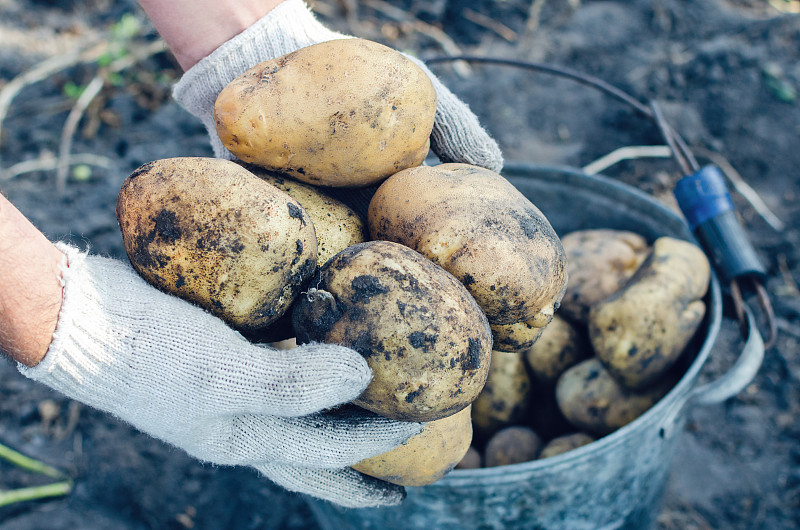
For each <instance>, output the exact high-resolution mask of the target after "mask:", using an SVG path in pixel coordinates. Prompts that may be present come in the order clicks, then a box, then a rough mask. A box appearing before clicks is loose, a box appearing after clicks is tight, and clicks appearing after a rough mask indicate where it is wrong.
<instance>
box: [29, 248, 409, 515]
mask: <svg viewBox="0 0 800 530" xmlns="http://www.w3.org/2000/svg"><path fill="white" fill-rule="evenodd" d="M59 248H60V249H61V250H62V251H63V252H64V253H65V255H66V256H67V259H66V263H65V264H64V265H63V266H62V267H61V269H62V285H63V301H62V306H61V311H60V314H59V320H58V325H57V327H56V331H55V333H54V335H53V341H52V343H51V345H50V348H49V350H48V352H47V354H46V355H45V357H44V359H43V360H42V361H41V362H40V363H39V364H38V365H36V366H35V367H32V368H30V367H26V366H23V365H21V364H20V365H19V369H20V371H21V372H22V373H23V374H24V375H25V376H27V377H29V378H31V379H34V380H36V381H39V382H41V383H44V384H46V385H48V386H50V387H52V388H54V389H55V390H57V391H59V392H61V393H63V394H65V395H67V396H69V397H70V398H72V399H75V400H77V401H80V402H82V403H85V404H87V405H89V406H92V407H96V408H98V409H100V410H104V411H107V412H110V413H111V414H113V415H115V416H117V417H118V418H120V419H122V420H124V421H126V422H128V423H130V424H131V425H133V426H134V427H136V428H138V429H140V430H141V431H143V432H145V433H148V434H150V435H151V436H154V437H156V438H159V439H161V440H164V441H166V442H168V443H170V444H173V445H175V446H176V447H179V448H181V449H183V450H185V451H186V452H188V453H189V454H190V455H192V456H194V457H196V458H199V459H200V460H203V461H206V462H211V463H214V464H220V465H247V466H252V467H254V468H255V469H257V470H258V471H260V472H261V473H263V474H264V475H266V476H267V477H268V478H269V479H271V480H273V481H274V482H276V483H278V484H280V485H281V486H283V487H285V488H287V489H289V490H291V491H299V492H304V493H308V494H310V495H313V496H316V497H320V498H323V499H327V500H330V501H332V502H335V503H338V504H341V505H344V506H351V507H361V506H376V505H384V504H396V503H398V502H400V501H401V500H402V498H403V495H404V491H403V489H402V488H400V487H397V486H393V485H391V484H388V483H384V482H381V481H378V480H375V479H371V478H370V477H367V476H365V475H361V474H360V473H357V472H355V471H353V470H352V469H350V468H349V467H348V466H349V465H351V464H354V463H356V462H358V461H360V460H362V459H364V458H367V457H370V456H374V455H376V454H379V453H382V452H384V451H388V450H389V449H391V448H393V447H395V446H397V445H399V444H400V443H402V442H404V441H405V440H406V439H407V438H409V437H410V436H413V435H414V434H417V433H418V432H419V431H420V430H421V428H422V426H421V424H418V423H402V422H395V421H391V420H387V419H384V418H382V417H380V416H377V415H374V414H372V413H368V412H366V411H364V412H354V411H353V409H340V410H336V411H328V412H323V411H325V409H329V408H331V407H335V406H337V405H340V404H342V403H346V402H348V401H351V400H352V399H353V398H355V397H356V396H358V395H359V394H360V393H361V392H362V391H363V390H364V388H365V387H366V386H367V384H368V383H369V381H370V380H371V378H372V373H371V371H370V369H369V367H368V365H367V363H366V361H365V360H364V359H363V358H362V357H361V356H360V355H359V354H358V353H356V352H355V351H353V350H351V349H349V348H344V347H341V346H335V345H324V344H308V345H304V346H301V347H299V348H297V349H294V350H289V351H284V350H276V349H273V348H267V347H260V346H256V345H253V344H251V343H249V342H247V341H246V340H245V339H243V338H242V337H241V336H240V335H239V334H238V333H237V332H235V331H234V330H232V329H231V328H229V327H228V326H227V325H226V324H225V323H224V322H222V321H221V320H219V319H218V318H216V317H214V316H212V315H211V314H209V313H207V312H205V311H203V310H202V309H200V308H198V307H196V306H194V305H192V304H190V303H188V302H185V301H183V300H181V299H179V298H177V297H174V296H171V295H167V294H164V293H162V292H160V291H158V290H157V289H155V288H153V287H151V286H150V285H149V284H147V283H146V282H145V281H144V280H143V279H141V278H140V277H139V276H138V274H137V273H136V272H135V271H134V270H133V269H132V268H131V267H130V266H129V265H127V264H125V263H122V262H120V261H115V260H111V259H107V258H102V257H96V256H88V255H87V254H85V253H81V252H79V251H78V250H76V249H75V248H72V247H68V246H66V245H60V246H59Z"/></svg>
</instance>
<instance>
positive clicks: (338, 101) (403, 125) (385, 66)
mask: <svg viewBox="0 0 800 530" xmlns="http://www.w3.org/2000/svg"><path fill="white" fill-rule="evenodd" d="M436 103H437V101H436V91H435V90H434V88H433V84H432V83H431V80H430V78H429V77H428V75H427V74H426V73H425V72H424V71H423V70H422V69H421V68H420V67H419V66H417V65H416V64H414V63H413V62H412V61H411V60H410V59H409V58H408V57H406V56H404V55H403V54H401V53H400V52H397V51H395V50H393V49H391V48H387V47H386V46H383V45H381V44H378V43H375V42H370V41H366V40H361V39H339V40H332V41H328V42H323V43H321V44H315V45H313V46H308V47H305V48H301V49H299V50H297V51H295V52H293V53H290V54H288V55H284V56H282V57H278V58H276V59H272V60H270V61H266V62H263V63H260V64H258V65H256V66H254V67H253V68H251V69H249V70H247V71H246V72H244V73H243V74H242V75H240V76H239V77H237V78H236V79H234V80H233V81H232V82H231V83H230V84H228V86H226V87H225V88H224V89H223V90H222V91H221V92H220V94H219V96H218V97H217V100H216V104H215V106H214V119H215V122H216V128H217V133H218V135H219V137H220V139H221V140H222V143H223V145H225V147H226V148H228V149H229V150H230V152H231V153H233V154H234V155H236V156H237V157H238V158H240V159H241V160H243V161H245V162H249V163H252V164H256V165H259V166H262V167H265V168H267V169H272V170H275V171H279V172H282V173H286V174H288V175H290V176H291V177H293V178H296V179H297V180H301V181H303V182H307V183H309V184H317V185H322V186H344V187H358V186H366V185H369V184H372V183H375V182H379V181H380V180H383V179H384V178H386V177H388V176H389V175H391V174H392V173H396V172H397V171H400V170H401V169H405V168H408V167H412V166H416V165H419V164H421V163H422V161H423V160H425V157H426V156H427V154H428V150H429V145H430V134H431V130H432V129H433V121H434V116H435V114H436Z"/></svg>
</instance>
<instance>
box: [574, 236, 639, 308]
mask: <svg viewBox="0 0 800 530" xmlns="http://www.w3.org/2000/svg"><path fill="white" fill-rule="evenodd" d="M561 244H562V245H563V246H564V251H565V252H566V253H567V261H568V262H569V267H568V270H569V281H568V282H567V292H566V294H565V295H564V299H563V300H562V301H561V308H560V311H561V312H563V313H564V314H565V315H567V316H569V317H571V318H573V319H575V320H577V321H579V322H586V320H587V319H588V317H589V309H590V308H591V307H592V306H594V305H595V304H597V303H599V302H601V301H603V300H605V299H606V298H608V297H609V296H611V295H612V294H614V293H615V292H617V291H618V290H619V289H620V288H621V287H622V286H623V285H624V284H625V282H627V281H628V280H629V279H630V277H631V276H633V274H634V273H635V272H636V270H637V269H638V268H639V266H640V265H641V264H642V262H643V261H644V260H645V258H646V257H647V255H648V254H649V253H650V246H649V245H648V244H647V240H646V239H645V238H644V237H642V236H641V235H639V234H636V233H633V232H629V231H626V230H612V229H608V228H598V229H592V230H578V231H575V232H570V233H569V234H566V235H564V236H562V238H561Z"/></svg>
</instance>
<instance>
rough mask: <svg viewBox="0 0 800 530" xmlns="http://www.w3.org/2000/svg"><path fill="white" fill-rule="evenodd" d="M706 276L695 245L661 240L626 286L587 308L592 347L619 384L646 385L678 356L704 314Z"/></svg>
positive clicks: (707, 271)
mask: <svg viewBox="0 0 800 530" xmlns="http://www.w3.org/2000/svg"><path fill="white" fill-rule="evenodd" d="M710 271H711V266H710V264H709V262H708V259H707V258H706V256H705V254H704V253H703V251H702V250H701V249H700V248H699V247H698V246H696V245H694V244H692V243H689V242H687V241H682V240H679V239H674V238H670V237H661V238H659V239H657V240H656V241H655V243H654V244H653V252H652V254H651V255H650V256H649V257H648V258H647V260H646V261H645V262H644V263H643V264H642V266H641V267H640V269H639V271H637V273H636V274H635V275H634V277H633V278H631V280H630V281H629V282H628V283H627V284H626V286H625V287H624V288H623V289H622V290H620V291H617V293H615V294H614V295H612V296H611V297H610V298H608V299H606V300H605V301H603V302H601V303H599V304H597V305H595V306H594V307H593V308H592V309H591V311H590V312H589V338H590V340H591V343H592V347H593V349H594V351H595V353H596V354H597V357H598V358H599V359H600V360H601V361H603V363H604V364H605V365H606V367H607V368H608V370H609V371H610V372H611V373H612V374H613V375H614V377H615V378H616V379H617V380H618V381H620V383H622V384H623V385H625V386H627V387H628V388H642V387H644V386H647V385H648V384H649V383H650V382H652V381H654V380H656V379H658V378H659V377H661V375H662V374H663V373H664V372H665V371H666V370H668V369H669V368H670V367H671V366H672V365H673V364H674V363H675V361H676V360H677V359H678V358H679V357H680V354H681V353H682V352H683V350H684V348H685V347H686V345H687V344H688V342H689V341H690V340H691V338H692V336H694V334H695V332H696V331H697V329H698V327H699V326H700V323H701V322H702V320H703V316H704V315H705V308H706V307H705V303H704V302H703V301H702V298H703V296H704V295H705V294H706V291H707V290H708V283H709V279H710Z"/></svg>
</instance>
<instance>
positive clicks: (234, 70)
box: [172, 0, 349, 160]
mask: <svg viewBox="0 0 800 530" xmlns="http://www.w3.org/2000/svg"><path fill="white" fill-rule="evenodd" d="M343 38H349V37H348V36H347V35H343V34H341V33H337V32H335V31H331V30H329V29H328V28H326V27H325V26H324V25H323V24H322V23H321V22H319V21H318V20H317V19H316V17H315V16H314V14H313V13H312V12H311V10H310V9H309V7H308V6H307V5H306V4H305V2H303V1H302V0H285V1H284V2H282V3H280V4H279V5H278V6H277V7H275V8H274V9H273V10H272V11H270V12H269V13H267V14H266V15H264V16H263V17H262V18H261V19H259V20H258V21H256V22H255V23H254V24H253V25H252V26H250V27H249V28H247V29H246V30H244V31H243V32H242V33H240V34H238V35H237V36H235V37H233V38H232V39H231V40H229V41H228V42H226V43H224V44H222V45H221V46H220V47H219V48H217V49H216V50H214V51H213V52H212V53H211V54H209V55H208V56H207V57H205V58H203V59H202V60H201V61H200V62H198V63H197V64H196V65H194V66H193V67H191V68H190V69H189V70H188V71H187V72H186V73H185V74H184V75H183V77H181V79H180V81H178V83H177V84H176V85H175V87H174V88H173V92H172V96H173V98H174V99H175V100H176V101H177V102H178V103H179V104H180V105H181V106H182V107H183V108H185V109H186V110H187V111H189V112H190V113H191V114H193V115H194V116H196V117H198V118H199V119H200V120H201V121H202V122H203V124H204V125H205V126H206V129H207V130H208V133H209V136H210V137H211V143H212V147H213V148H214V156H216V157H218V158H227V159H229V160H230V159H232V158H233V155H232V154H231V153H230V152H229V151H228V150H227V149H225V148H224V147H223V145H222V142H221V141H220V140H219V138H218V137H217V131H216V126H215V124H214V103H215V102H216V100H217V96H218V95H219V93H220V92H221V91H222V89H223V88H225V86H227V85H228V83H230V82H231V81H233V79H234V78H235V77H237V76H238V75H240V74H242V73H244V72H245V71H246V70H248V69H249V68H251V67H253V66H255V65H256V64H258V63H261V62H263V61H267V60H269V59H274V58H275V57H280V56H282V55H286V54H287V53H291V52H293V51H295V50H298V49H300V48H304V47H306V46H310V45H312V44H317V43H319V42H323V41H328V40H333V39H343Z"/></svg>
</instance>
